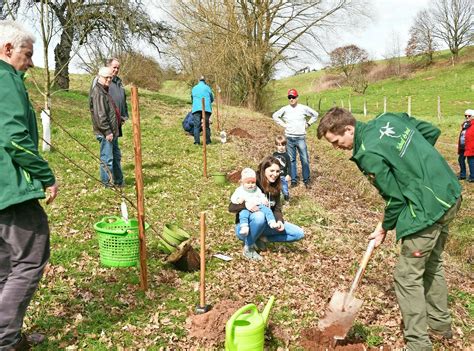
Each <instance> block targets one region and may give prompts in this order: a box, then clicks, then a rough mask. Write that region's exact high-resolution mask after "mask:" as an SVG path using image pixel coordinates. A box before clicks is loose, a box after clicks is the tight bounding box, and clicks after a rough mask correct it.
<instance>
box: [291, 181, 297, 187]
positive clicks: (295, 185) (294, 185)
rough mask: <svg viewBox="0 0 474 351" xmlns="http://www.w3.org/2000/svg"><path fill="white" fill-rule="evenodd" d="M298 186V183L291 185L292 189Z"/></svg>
mask: <svg viewBox="0 0 474 351" xmlns="http://www.w3.org/2000/svg"><path fill="white" fill-rule="evenodd" d="M297 186H298V183H294V182H291V185H290V187H292V188H296V187H297Z"/></svg>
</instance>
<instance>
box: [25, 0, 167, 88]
mask: <svg viewBox="0 0 474 351" xmlns="http://www.w3.org/2000/svg"><path fill="white" fill-rule="evenodd" d="M34 2H36V3H41V4H42V5H43V6H47V8H48V9H47V11H48V12H49V13H52V14H54V18H53V19H54V22H55V23H54V27H55V28H59V33H58V35H59V42H58V44H57V45H56V47H55V49H54V57H55V72H56V74H55V78H54V82H55V85H56V86H57V87H59V88H61V89H69V62H70V60H71V54H72V52H73V45H74V44H77V45H80V46H83V45H86V44H87V43H88V41H90V40H91V39H92V38H94V37H100V38H107V39H108V40H110V41H111V42H118V43H131V42H132V40H134V41H135V44H136V43H137V42H139V41H140V40H144V41H147V42H148V43H150V44H151V45H153V46H154V47H155V48H156V49H157V50H159V46H158V44H160V43H162V42H163V41H166V40H167V39H169V35H170V33H171V32H170V28H169V27H168V26H167V25H166V24H164V23H163V22H159V21H156V20H153V19H151V17H150V16H149V14H148V12H147V10H146V9H145V8H144V6H143V4H142V2H141V1H140V0H109V1H95V0H34Z"/></svg>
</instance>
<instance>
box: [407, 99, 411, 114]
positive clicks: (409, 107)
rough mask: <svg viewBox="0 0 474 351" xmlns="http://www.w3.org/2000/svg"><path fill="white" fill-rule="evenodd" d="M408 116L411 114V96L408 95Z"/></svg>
mask: <svg viewBox="0 0 474 351" xmlns="http://www.w3.org/2000/svg"><path fill="white" fill-rule="evenodd" d="M407 113H408V116H411V96H409V97H408V111H407Z"/></svg>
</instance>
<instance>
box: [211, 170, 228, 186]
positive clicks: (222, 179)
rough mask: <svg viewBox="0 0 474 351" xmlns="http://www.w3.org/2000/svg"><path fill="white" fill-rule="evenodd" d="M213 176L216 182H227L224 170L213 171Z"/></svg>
mask: <svg viewBox="0 0 474 351" xmlns="http://www.w3.org/2000/svg"><path fill="white" fill-rule="evenodd" d="M211 177H212V179H213V180H214V183H216V184H226V183H227V178H226V174H225V173H223V172H217V173H212V174H211Z"/></svg>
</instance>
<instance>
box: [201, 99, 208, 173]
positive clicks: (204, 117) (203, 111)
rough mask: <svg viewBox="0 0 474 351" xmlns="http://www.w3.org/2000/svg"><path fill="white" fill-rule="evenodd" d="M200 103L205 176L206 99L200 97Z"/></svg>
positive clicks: (204, 171)
mask: <svg viewBox="0 0 474 351" xmlns="http://www.w3.org/2000/svg"><path fill="white" fill-rule="evenodd" d="M201 103H202V111H201V112H202V159H203V167H204V170H203V176H204V178H207V150H206V146H207V133H206V101H205V99H204V98H202V99H201Z"/></svg>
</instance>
